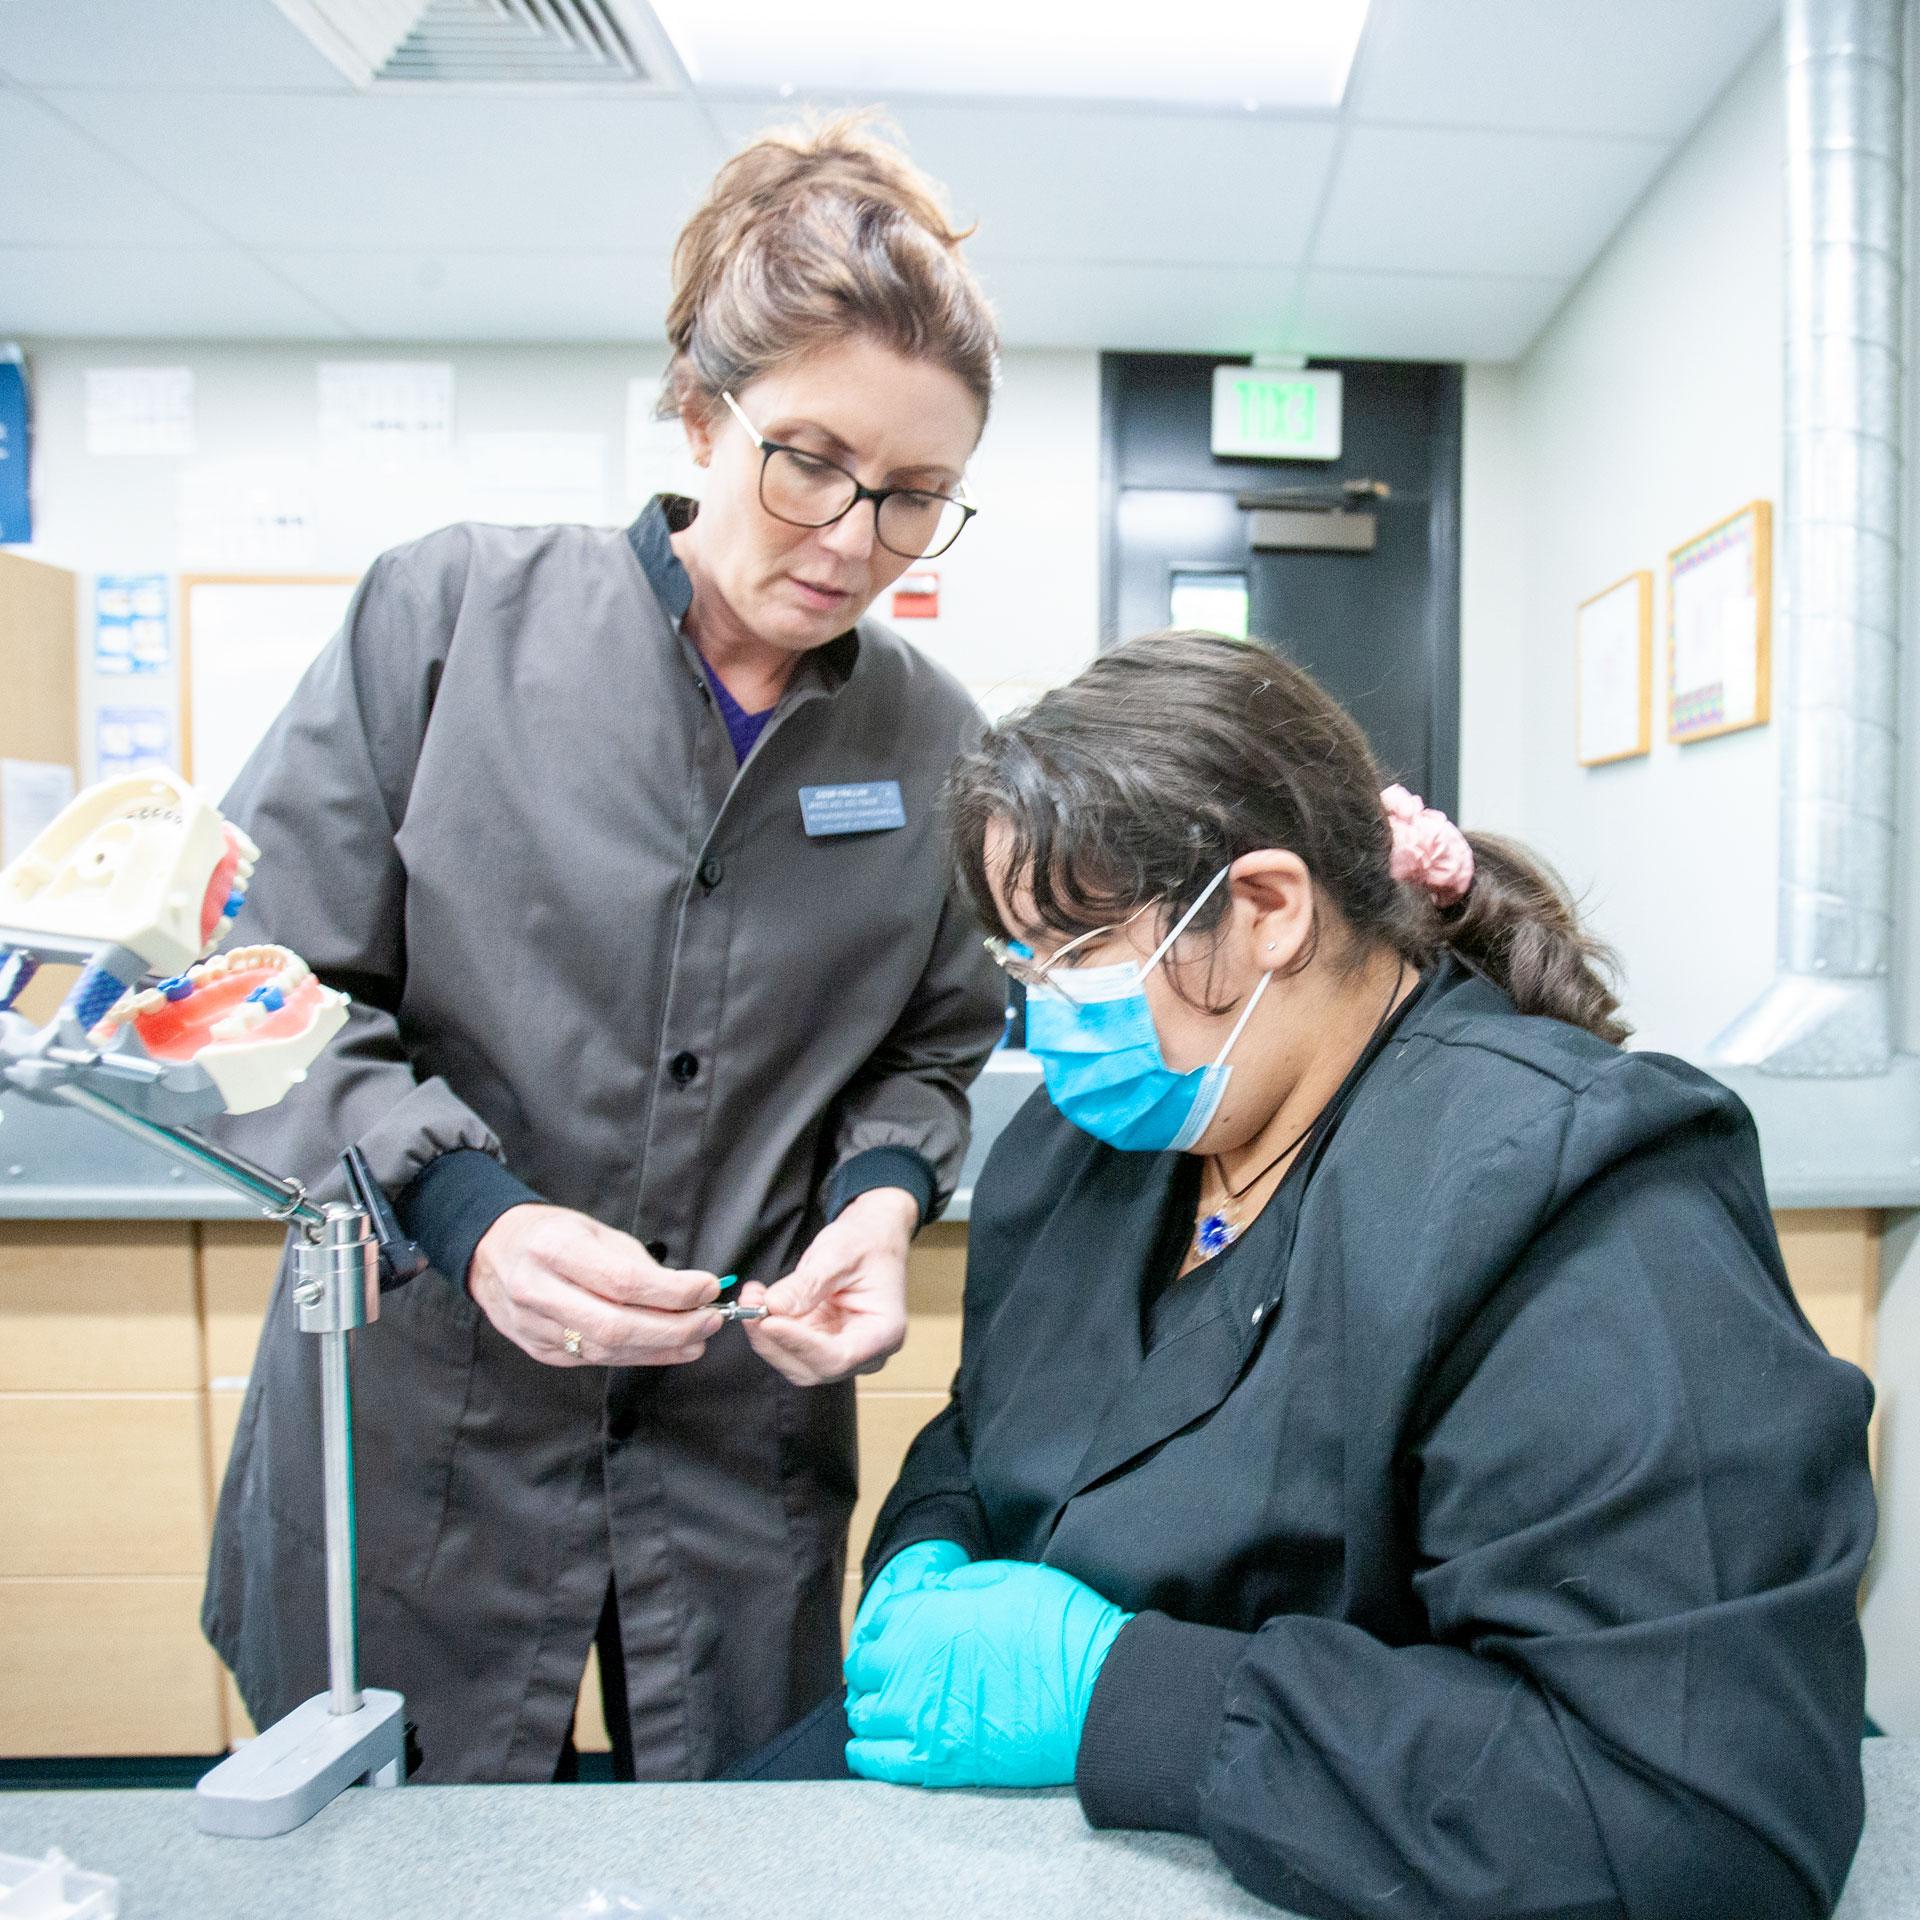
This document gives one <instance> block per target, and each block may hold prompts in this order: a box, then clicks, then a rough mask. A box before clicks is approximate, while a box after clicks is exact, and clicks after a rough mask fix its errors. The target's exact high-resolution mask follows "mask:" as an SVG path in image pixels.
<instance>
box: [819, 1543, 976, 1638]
mask: <svg viewBox="0 0 1920 1920" xmlns="http://www.w3.org/2000/svg"><path fill="white" fill-rule="evenodd" d="M966 1564H967V1550H966V1548H965V1547H963V1546H961V1545H959V1544H958V1543H957V1542H956V1541H952V1540H916V1541H915V1542H914V1543H913V1545H912V1546H910V1547H902V1548H901V1549H900V1551H899V1552H898V1553H896V1554H895V1555H894V1556H893V1558H892V1559H891V1560H889V1561H888V1562H887V1564H886V1565H885V1566H884V1567H882V1568H881V1569H880V1571H879V1572H878V1573H876V1574H875V1575H874V1576H873V1585H872V1586H870V1587H869V1588H868V1589H867V1591H866V1594H865V1597H864V1598H863V1599H862V1600H861V1602H860V1611H859V1612H858V1613H856V1614H855V1615H854V1616H853V1632H852V1634H851V1635H850V1636H849V1638H848V1641H847V1654H848V1658H851V1657H852V1654H853V1649H854V1648H855V1647H857V1646H858V1645H859V1644H860V1642H861V1641H862V1639H864V1638H866V1637H867V1635H868V1634H869V1632H870V1631H871V1629H872V1626H873V1620H874V1616H875V1615H876V1614H877V1613H878V1612H879V1611H880V1608H881V1606H882V1605H883V1604H884V1603H885V1602H886V1601H888V1600H891V1599H892V1598H893V1596H894V1595H895V1594H896V1593H911V1592H912V1591H913V1590H914V1588H916V1587H924V1586H925V1585H926V1584H927V1582H928V1581H929V1580H932V1579H935V1578H937V1577H938V1576H939V1575H941V1574H943V1573H951V1572H952V1571H953V1570H954V1568H956V1567H964V1566H965V1565H966Z"/></svg>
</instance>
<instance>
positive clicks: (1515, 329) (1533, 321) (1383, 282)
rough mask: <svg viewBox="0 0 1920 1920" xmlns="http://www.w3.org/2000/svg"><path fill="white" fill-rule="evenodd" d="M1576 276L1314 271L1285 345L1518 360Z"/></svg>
mask: <svg viewBox="0 0 1920 1920" xmlns="http://www.w3.org/2000/svg"><path fill="white" fill-rule="evenodd" d="M1571 285H1572V282H1571V281H1570V280H1554V279H1533V278H1527V279H1517V278H1505V277H1499V278H1496V277H1493V276H1485V277H1475V276H1471V275H1466V274H1443V273H1435V274H1422V273H1329V272H1319V271H1316V272H1312V273H1309V274H1308V275H1307V276H1306V279H1305V281H1304V283H1303V285H1302V287H1301V292H1300V305H1299V308H1298V310H1297V312H1296V313H1295V316H1294V320H1293V325H1292V328H1291V330H1290V332H1289V334H1288V337H1287V339H1286V341H1285V343H1284V344H1285V345H1286V346H1288V347H1290V348H1292V349H1294V350H1295V351H1296V352H1300V353H1319V354H1330V355H1331V354H1341V355H1346V356H1348V357H1350V358H1353V359H1358V360H1514V359H1518V358H1519V356H1520V355H1521V354H1522V353H1524V352H1525V351H1526V350H1527V348H1528V347H1529V346H1530V345H1531V344H1532V343H1533V340H1534V339H1535V337H1536V336H1537V335H1538V333H1539V332H1540V329H1541V328H1542V327H1544V326H1545V325H1546V323H1547V321H1548V320H1549V319H1550V318H1551V317H1552V316H1553V313H1554V310H1555V309H1556V308H1557V307H1558V306H1559V304H1560V302H1561V301H1562V300H1563V299H1564V298H1565V297H1566V293H1567V290H1568V288H1569V287H1570V286H1571Z"/></svg>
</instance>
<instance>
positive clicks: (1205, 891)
mask: <svg viewBox="0 0 1920 1920" xmlns="http://www.w3.org/2000/svg"><path fill="white" fill-rule="evenodd" d="M1232 871H1233V866H1232V863H1231V862H1229V863H1228V864H1227V865H1226V866H1224V867H1222V868H1221V869H1220V871H1219V872H1218V873H1216V874H1215V875H1214V876H1213V878H1212V879H1211V880H1209V881H1208V882H1207V884H1206V885H1205V886H1204V887H1202V888H1201V889H1200V897H1199V898H1198V899H1197V900H1196V901H1194V903H1193V905H1192V906H1190V907H1189V908H1188V909H1187V910H1186V912H1185V913H1183V914H1182V915H1181V916H1180V918H1179V919H1178V920H1176V921H1175V922H1174V927H1173V931H1172V932H1171V933H1170V934H1168V935H1167V937H1166V938H1165V939H1164V940H1162V941H1161V942H1160V944H1159V945H1158V946H1157V947H1155V948H1154V950H1153V954H1152V957H1151V958H1150V959H1149V960H1148V961H1147V964H1146V965H1145V966H1144V967H1142V968H1141V969H1140V978H1141V979H1142V980H1144V979H1145V978H1146V977H1147V975H1148V974H1150V973H1151V972H1152V971H1153V970H1154V968H1155V967H1157V966H1158V965H1159V964H1160V962H1161V961H1162V960H1164V959H1165V958H1166V957H1167V949H1168V948H1169V947H1171V946H1172V945H1173V943H1174V942H1175V941H1176V940H1178V939H1179V938H1180V936H1181V935H1182V934H1183V933H1185V932H1186V930H1187V928H1188V927H1189V926H1190V925H1191V924H1192V922H1193V916H1194V915H1195V914H1196V913H1198V912H1199V911H1200V909H1201V908H1202V907H1204V906H1205V905H1206V904H1207V896H1208V895H1209V894H1210V893H1212V891H1213V890H1214V888H1215V887H1217V886H1218V885H1219V884H1220V882H1221V881H1222V880H1224V879H1225V878H1226V877H1227V875H1228V874H1229V873H1231V872H1232Z"/></svg>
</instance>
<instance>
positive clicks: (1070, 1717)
mask: <svg viewBox="0 0 1920 1920" xmlns="http://www.w3.org/2000/svg"><path fill="white" fill-rule="evenodd" d="M1132 1618H1133V1615H1132V1614H1130V1613H1124V1612H1122V1611H1121V1609H1120V1608H1118V1607H1116V1606H1114V1605H1113V1604H1112V1603H1111V1602H1110V1601H1107V1600H1103V1599H1102V1598H1101V1597H1100V1596H1099V1595H1098V1594H1097V1593H1095V1592H1094V1590H1093V1589H1092V1588H1091V1587H1089V1586H1086V1585H1084V1584H1083V1583H1082V1582H1080V1581H1078V1580H1076V1579H1074V1578H1073V1576H1072V1575H1071V1574H1066V1573H1062V1572H1061V1571H1060V1570H1059V1568H1057V1567H1043V1566H1036V1565H1033V1564H1031V1563H1029V1562H1026V1561H1020V1560H983V1561H981V1562H979V1563H978V1564H977V1565H973V1566H965V1567H959V1568H956V1569H955V1570H954V1571H953V1572H951V1573H943V1574H937V1575H935V1576H934V1577H933V1578H932V1579H930V1580H928V1581H927V1582H925V1583H924V1584H923V1585H921V1586H920V1587H918V1588H916V1589H914V1590H913V1591H911V1592H907V1593H902V1594H899V1595H896V1596H895V1597H894V1598H892V1599H891V1600H889V1601H888V1602H887V1603H886V1604H885V1606H884V1607H877V1608H876V1609H875V1610H874V1617H873V1619H872V1620H871V1621H870V1622H869V1628H870V1630H869V1632H868V1633H867V1634H866V1636H865V1637H864V1638H863V1639H856V1642H855V1644H854V1646H853V1647H852V1648H851V1649H850V1651H849V1652H848V1654H847V1686H848V1695H847V1724H848V1725H849V1726H850V1727H851V1728H852V1730H853V1738H852V1739H851V1740H850V1741H849V1742H848V1743H847V1764H848V1766H850V1767H851V1768H852V1769H853V1771H854V1772H855V1773H857V1774H859V1775H861V1776H862V1777H863V1778H865V1779H868V1780H890V1781H894V1782H897V1783H900V1784H902V1785H908V1786H922V1787H1059V1786H1066V1785H1069V1784H1070V1783H1071V1782H1072V1780H1073V1769H1074V1763H1075V1761H1076V1760H1078V1758H1079V1756H1080V1729H1081V1728H1082V1727H1083V1726H1084V1725H1085V1724H1086V1718H1087V1706H1088V1703H1089V1702H1090V1701H1091V1700H1092V1698H1093V1685H1094V1682H1095V1681H1096V1680H1097V1679H1099V1677H1100V1668H1101V1666H1102V1664H1103V1663H1104V1662H1105V1660H1106V1657H1107V1651H1108V1649H1109V1648H1110V1647H1111V1646H1112V1645H1113V1643H1114V1641H1115V1640H1116V1639H1117V1638H1118V1637H1119V1633H1120V1629H1121V1628H1122V1627H1124V1626H1125V1625H1126V1624H1127V1622H1128V1621H1129V1620H1131V1619H1132Z"/></svg>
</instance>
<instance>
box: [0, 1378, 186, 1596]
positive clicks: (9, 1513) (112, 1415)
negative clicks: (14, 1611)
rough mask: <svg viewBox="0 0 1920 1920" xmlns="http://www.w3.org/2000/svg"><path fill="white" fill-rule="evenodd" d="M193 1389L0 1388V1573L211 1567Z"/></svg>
mask: <svg viewBox="0 0 1920 1920" xmlns="http://www.w3.org/2000/svg"><path fill="white" fill-rule="evenodd" d="M202 1420H203V1415H202V1410H201V1396H200V1395H199V1394H197V1393H193V1394H185V1393H183V1394H152V1395H146V1396H132V1395H118V1394H98V1395H95V1394H63V1393H49V1394H26V1393H23V1394H5V1395H0V1514H4V1515H5V1516H6V1522H5V1525H4V1526H0V1576H7V1575H25V1576H31V1577H34V1578H40V1579H45V1578H52V1577H70V1576H73V1575H82V1574H163V1573H173V1574H191V1575H194V1576H195V1577H196V1578H197V1577H198V1576H200V1575H201V1574H202V1573H204V1571H205V1568H206V1557H207V1494H206V1487H207V1472H206V1452H205V1447H206V1440H205V1432H204V1428H203V1425H202Z"/></svg>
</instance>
